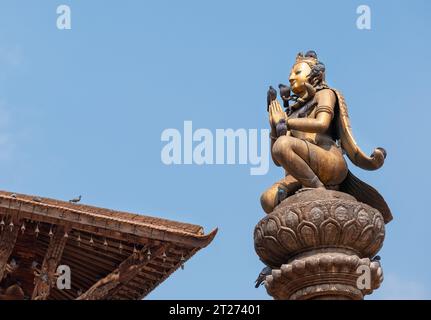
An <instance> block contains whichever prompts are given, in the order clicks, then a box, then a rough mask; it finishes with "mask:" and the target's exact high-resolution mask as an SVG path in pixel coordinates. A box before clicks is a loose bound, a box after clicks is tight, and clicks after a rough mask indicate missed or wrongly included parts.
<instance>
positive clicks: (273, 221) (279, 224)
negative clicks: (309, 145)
mask: <svg viewBox="0 0 431 320" xmlns="http://www.w3.org/2000/svg"><path fill="white" fill-rule="evenodd" d="M305 193H312V194H313V195H314V197H311V198H310V199H308V201H302V198H303V197H304V195H305ZM310 196H312V195H311V194H308V195H307V197H310ZM384 236H385V228H384V222H383V217H382V215H381V214H380V212H379V211H378V210H376V209H374V208H372V207H370V206H368V205H367V204H364V203H361V202H358V201H356V200H355V199H354V198H353V197H352V196H350V195H347V194H345V193H341V192H337V191H329V190H314V191H306V192H304V193H299V194H297V195H294V196H292V197H290V198H288V199H287V200H285V201H284V202H282V203H281V204H280V205H279V206H278V207H277V208H276V209H275V210H274V211H273V212H272V213H271V214H268V215H267V216H266V217H265V218H263V219H262V220H261V221H260V222H259V223H258V225H257V226H256V228H255V233H254V241H255V248H256V252H257V253H258V255H259V257H260V258H261V260H262V261H263V262H264V263H265V264H267V265H269V266H271V267H279V266H280V265H282V264H284V263H286V262H288V261H289V260H290V259H292V258H293V257H294V256H295V255H296V254H298V253H300V252H303V251H304V250H307V249H319V248H328V247H334V248H338V247H339V248H348V249H350V250H352V251H353V252H355V253H356V254H357V255H358V256H359V257H361V258H362V257H373V256H374V255H375V254H376V253H377V252H378V251H379V250H380V248H381V247H382V245H383V239H384Z"/></svg>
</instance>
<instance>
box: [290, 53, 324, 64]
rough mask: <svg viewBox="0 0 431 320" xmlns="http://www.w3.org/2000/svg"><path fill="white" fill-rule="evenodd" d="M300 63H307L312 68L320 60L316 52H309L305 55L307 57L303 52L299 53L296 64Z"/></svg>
mask: <svg viewBox="0 0 431 320" xmlns="http://www.w3.org/2000/svg"><path fill="white" fill-rule="evenodd" d="M300 62H306V63H308V64H309V65H310V66H314V65H315V64H317V63H318V62H319V60H318V59H317V53H316V51H313V50H309V51H307V52H306V53H305V55H304V54H303V53H302V52H299V53H298V54H297V55H296V61H295V64H296V63H300Z"/></svg>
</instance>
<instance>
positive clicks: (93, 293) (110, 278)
mask: <svg viewBox="0 0 431 320" xmlns="http://www.w3.org/2000/svg"><path fill="white" fill-rule="evenodd" d="M165 250H166V245H159V246H157V247H153V248H152V250H151V251H152V253H151V257H150V259H148V258H147V250H141V251H140V252H139V253H138V254H132V255H131V256H130V257H129V258H127V259H126V260H125V261H123V262H122V263H121V264H120V266H119V267H118V268H117V269H115V270H114V271H113V272H112V273H110V274H109V275H107V276H106V277H105V278H103V279H101V280H99V281H98V282H96V283H95V284H94V285H93V286H92V287H91V288H90V289H88V290H87V292H85V293H84V294H82V295H81V296H80V297H78V298H77V300H103V299H106V298H108V297H112V296H114V295H115V293H116V292H118V291H119V290H121V289H122V287H123V286H125V285H127V283H128V282H129V281H131V280H132V279H133V278H134V277H136V276H137V275H138V274H139V272H140V271H141V270H142V269H143V267H145V266H146V265H147V264H148V263H150V262H151V261H152V260H154V259H155V258H156V257H158V256H161V255H162V254H163V252H164V251H165Z"/></svg>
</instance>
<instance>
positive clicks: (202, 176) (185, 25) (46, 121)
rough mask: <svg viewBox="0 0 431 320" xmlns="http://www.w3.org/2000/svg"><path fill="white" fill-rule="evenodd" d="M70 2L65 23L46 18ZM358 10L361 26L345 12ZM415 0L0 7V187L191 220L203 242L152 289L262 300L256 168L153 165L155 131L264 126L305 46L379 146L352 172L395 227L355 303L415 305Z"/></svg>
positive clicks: (419, 115) (420, 154) (427, 279)
mask: <svg viewBox="0 0 431 320" xmlns="http://www.w3.org/2000/svg"><path fill="white" fill-rule="evenodd" d="M61 4H67V5H70V7H71V10H72V30H58V29H57V28H56V19H57V14H56V8H57V6H59V5H61ZM361 4H366V5H369V6H370V8H371V19H372V20H371V21H372V22H371V23H372V25H371V30H358V29H357V28H356V18H357V14H356V8H357V7H358V6H359V5H361ZM430 9H431V3H430V2H429V1H425V0H424V1H420V0H417V1H390V2H389V1H385V2H384V1H370V0H364V1H341V0H339V1H331V2H325V3H323V2H322V1H311V0H310V1H307V2H299V1H197V0H196V1H189V0H184V1H163V0H161V1H138V0H136V1H132V0H128V1H118V0H117V1H101V0H93V1H65V0H62V1H60V0H59V1H51V0H45V1H43V2H39V1H38V2H36V1H23V0H13V1H12V0H9V1H7V0H3V1H1V3H0V173H1V174H0V188H1V189H3V190H11V191H16V192H22V193H29V194H38V195H41V196H48V197H53V198H58V199H69V198H71V197H73V196H75V195H77V194H82V195H83V202H85V203H87V204H92V205H97V206H102V207H108V208H113V209H121V210H127V211H132V212H139V213H144V214H148V215H154V216H160V217H165V218H169V219H174V220H179V221H184V222H191V223H195V224H200V225H202V226H204V227H205V229H206V231H210V230H211V229H213V228H215V227H219V234H218V236H217V237H216V239H215V240H214V242H213V243H212V245H210V246H209V247H208V248H206V249H204V250H202V251H200V252H199V253H198V254H197V255H196V256H195V257H194V258H193V259H191V260H190V261H189V262H188V263H187V265H186V268H185V270H184V271H180V270H179V271H178V272H176V273H175V274H174V275H172V276H171V277H170V278H169V279H168V280H167V281H165V282H164V283H163V284H162V285H160V286H159V287H158V288H157V289H156V290H155V291H154V292H153V293H151V294H150V296H149V298H151V299H178V298H179V299H189V298H190V299H219V298H225V299H231V298H236V299H268V298H269V297H268V296H267V294H266V292H265V290H264V288H260V289H258V290H256V289H254V287H253V281H254V279H255V278H256V276H257V274H258V273H259V271H260V270H261V268H262V264H261V263H260V262H259V260H258V257H257V256H256V254H255V252H254V248H253V229H254V226H255V225H256V223H257V222H258V221H259V219H261V218H262V217H263V215H264V213H263V211H262V210H261V208H260V204H259V196H260V193H261V192H262V191H263V190H264V189H266V188H267V187H268V186H269V185H271V184H272V183H273V182H275V181H276V180H278V179H280V178H281V177H282V175H283V173H282V171H281V170H280V169H279V168H277V167H275V166H274V165H271V167H270V171H269V173H268V174H267V175H264V176H251V175H250V174H249V166H247V165H218V166H216V165H213V166H197V165H178V166H166V165H164V164H163V163H162V162H161V159H160V152H161V149H162V147H163V145H164V143H163V142H161V140H160V136H161V133H162V131H163V130H164V129H166V128H178V129H179V130H182V126H183V121H185V120H191V121H193V126H195V127H196V128H208V129H210V130H215V129H217V128H233V129H237V128H246V129H248V128H256V129H263V128H267V126H268V121H267V114H266V110H265V99H266V90H267V87H268V85H270V84H272V85H277V84H278V83H280V82H285V83H286V82H287V78H288V73H289V70H290V67H291V65H292V63H293V62H294V58H295V55H296V53H297V52H299V51H306V50H308V49H314V50H316V51H317V53H318V55H319V58H320V60H321V61H323V62H324V63H325V65H326V68H327V80H328V83H329V84H330V85H332V86H334V87H336V88H338V89H340V90H341V91H342V92H343V93H344V95H345V97H346V100H347V103H348V105H349V110H350V116H351V120H352V126H353V130H354V134H355V137H356V140H357V141H358V143H359V144H360V146H361V147H362V148H363V150H365V151H366V152H371V151H372V149H373V148H374V147H376V146H382V147H384V148H385V149H386V150H387V151H388V157H387V161H386V163H385V165H384V167H383V168H382V169H381V170H379V171H376V172H365V171H362V170H359V169H357V168H353V165H351V166H350V167H351V168H352V170H353V172H354V173H355V174H356V175H358V176H359V177H361V178H362V179H364V180H365V181H367V182H368V183H370V184H372V185H373V186H375V187H376V188H377V189H378V190H379V191H380V192H381V193H382V194H383V195H384V196H385V198H386V200H387V202H388V203H389V205H390V207H391V209H392V211H393V214H394V220H393V221H392V222H391V223H390V224H389V225H388V226H387V235H386V240H385V244H384V248H383V249H382V250H381V252H380V255H381V256H382V263H383V268H384V273H385V281H384V283H383V286H382V287H381V289H380V290H378V291H376V292H375V294H374V295H373V296H372V298H375V299H379V298H419V299H421V298H427V299H430V298H431V274H430V272H429V267H430V264H431V258H430V249H429V243H430V238H429V228H430V225H431V216H430V210H429V203H428V201H429V192H428V188H429V180H428V179H430V178H431V176H430V174H429V172H428V171H429V170H428V166H429V161H428V159H429V157H430V156H431V152H430V149H429V145H430V142H429V138H430V133H429V129H430V125H429V124H430V120H429V119H430V117H431V112H430V108H429V103H428V97H427V96H426V94H427V93H429V91H430V90H429V83H428V82H429V74H430V72H431V62H430V61H431V60H430V58H431V56H430V44H429V41H428V40H429V31H430V27H431V19H430V18H431V16H430Z"/></svg>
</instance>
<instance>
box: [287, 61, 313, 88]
mask: <svg viewBox="0 0 431 320" xmlns="http://www.w3.org/2000/svg"><path fill="white" fill-rule="evenodd" d="M310 72H311V68H310V66H309V65H308V64H307V63H306V62H300V63H297V64H295V65H294V66H293V68H292V71H291V72H290V76H289V82H290V87H291V89H292V91H293V92H294V93H295V94H297V95H300V94H302V93H303V92H304V91H305V85H304V84H305V83H306V82H307V77H308V75H309V74H310Z"/></svg>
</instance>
